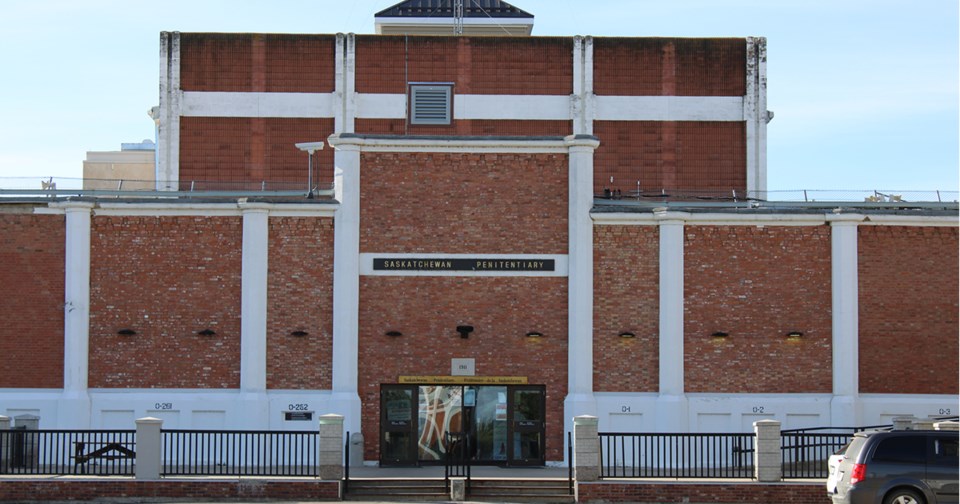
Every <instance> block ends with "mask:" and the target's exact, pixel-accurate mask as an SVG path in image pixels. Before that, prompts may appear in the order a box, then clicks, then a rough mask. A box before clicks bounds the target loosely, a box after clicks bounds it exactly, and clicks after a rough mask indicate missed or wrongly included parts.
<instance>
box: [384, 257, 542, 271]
mask: <svg viewBox="0 0 960 504" xmlns="http://www.w3.org/2000/svg"><path fill="white" fill-rule="evenodd" d="M373 269H374V271H411V270H413V271H553V270H554V269H556V265H555V264H554V261H553V259H520V258H513V259H458V258H453V257H446V258H441V259H428V258H423V257H411V258H408V259H387V258H382V257H374V258H373Z"/></svg>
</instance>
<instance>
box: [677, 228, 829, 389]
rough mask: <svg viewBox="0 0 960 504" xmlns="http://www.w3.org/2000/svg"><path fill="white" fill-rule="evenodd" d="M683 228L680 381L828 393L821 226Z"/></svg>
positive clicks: (825, 254)
mask: <svg viewBox="0 0 960 504" xmlns="http://www.w3.org/2000/svg"><path fill="white" fill-rule="evenodd" d="M684 234H685V244H684V272H685V273H684V298H685V301H684V333H685V336H684V342H683V344H684V369H685V378H684V379H685V382H684V386H685V389H686V390H687V391H688V392H712V393H771V394H776V393H830V392H831V391H832V350H831V348H832V347H831V341H832V329H831V327H832V326H831V324H832V322H831V321H832V316H831V306H832V305H831V303H832V301H831V299H832V298H831V276H830V268H831V248H830V247H831V245H830V240H831V233H830V228H829V227H828V226H798V227H787V226H779V227H775V226H693V225H688V226H686V227H685V228H684ZM717 331H722V332H725V333H728V334H729V336H728V337H726V338H715V337H713V336H711V335H712V334H713V333H714V332H717ZM790 331H801V332H803V337H802V338H800V339H799V340H797V341H791V340H789V339H788V338H786V334H787V333H788V332H790Z"/></svg>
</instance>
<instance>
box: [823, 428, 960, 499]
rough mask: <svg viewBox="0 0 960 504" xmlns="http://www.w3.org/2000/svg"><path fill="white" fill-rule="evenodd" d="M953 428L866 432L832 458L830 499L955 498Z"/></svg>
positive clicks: (958, 465)
mask: <svg viewBox="0 0 960 504" xmlns="http://www.w3.org/2000/svg"><path fill="white" fill-rule="evenodd" d="M958 439H960V438H958V433H957V432H956V431H909V430H906V431H883V432H881V431H871V432H859V433H857V434H855V435H854V436H853V439H852V440H851V441H850V444H848V445H847V449H846V451H844V452H843V454H842V456H839V457H838V456H834V457H831V461H830V462H831V467H830V479H828V480H827V493H828V494H829V495H830V498H832V499H833V502H834V504H840V503H844V504H866V503H870V504H942V503H945V502H953V503H956V502H958V498H960V495H958V492H960V484H958V481H957V479H958V476H957V475H958V473H960V459H958V458H957V446H958Z"/></svg>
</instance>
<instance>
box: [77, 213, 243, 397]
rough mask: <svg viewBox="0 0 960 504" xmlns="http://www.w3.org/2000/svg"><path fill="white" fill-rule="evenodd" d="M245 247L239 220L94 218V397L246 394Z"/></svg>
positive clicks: (92, 345) (218, 218)
mask: <svg viewBox="0 0 960 504" xmlns="http://www.w3.org/2000/svg"><path fill="white" fill-rule="evenodd" d="M241 246H242V229H241V219H240V218H239V217H109V216H97V217H95V218H94V219H93V221H92V227H91V247H90V248H91V265H90V375H89V385H90V387H91V388H100V387H104V388H236V387H239V385H240V380H239V377H240V267H241ZM124 328H129V329H133V330H134V331H136V332H137V334H136V335H134V336H121V335H118V334H117V331H118V330H119V329H124ZM207 328H209V329H212V330H214V331H216V335H214V336H200V335H198V334H197V332H198V331H201V330H203V329H207Z"/></svg>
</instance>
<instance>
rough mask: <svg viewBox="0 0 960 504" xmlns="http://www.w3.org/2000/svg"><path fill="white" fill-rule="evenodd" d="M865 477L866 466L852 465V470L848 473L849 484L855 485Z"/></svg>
mask: <svg viewBox="0 0 960 504" xmlns="http://www.w3.org/2000/svg"><path fill="white" fill-rule="evenodd" d="M866 477H867V464H853V470H852V471H850V484H851V485H856V484H857V483H859V482H861V481H863V480H864V479H866Z"/></svg>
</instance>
